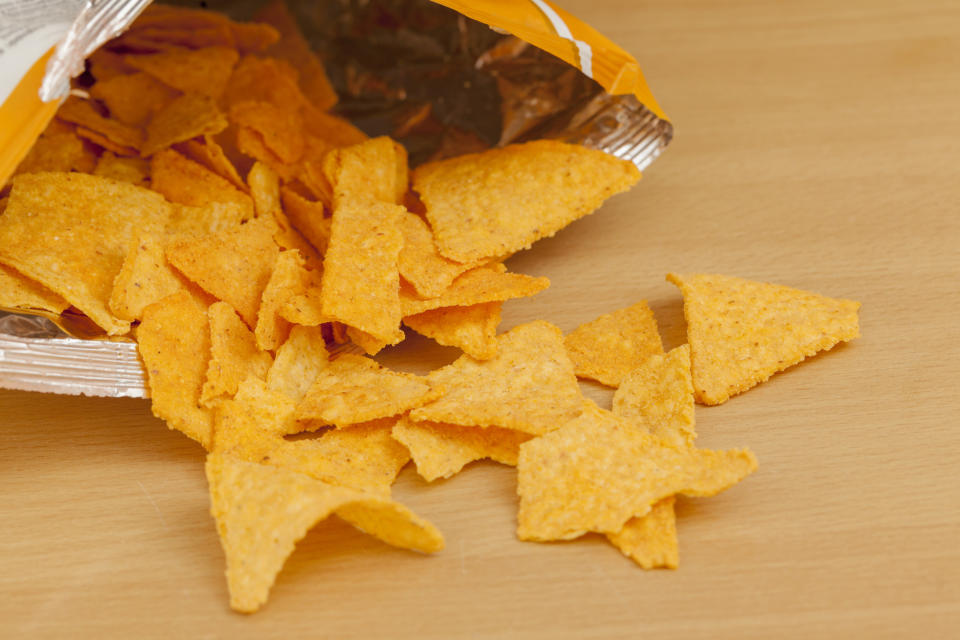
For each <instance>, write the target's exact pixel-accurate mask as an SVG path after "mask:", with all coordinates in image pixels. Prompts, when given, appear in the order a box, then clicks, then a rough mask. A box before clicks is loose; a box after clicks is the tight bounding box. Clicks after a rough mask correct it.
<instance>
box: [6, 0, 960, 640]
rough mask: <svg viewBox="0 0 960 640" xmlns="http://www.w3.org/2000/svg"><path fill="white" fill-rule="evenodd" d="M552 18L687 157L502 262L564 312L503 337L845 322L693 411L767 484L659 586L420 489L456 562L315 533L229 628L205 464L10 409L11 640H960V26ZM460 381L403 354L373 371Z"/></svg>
mask: <svg viewBox="0 0 960 640" xmlns="http://www.w3.org/2000/svg"><path fill="white" fill-rule="evenodd" d="M561 4H562V5H563V6H564V7H565V8H567V9H569V10H570V11H571V12H573V13H574V14H576V15H578V16H579V17H581V18H583V19H585V20H586V21H587V22H589V23H591V24H592V25H593V26H595V27H596V28H598V29H599V30H600V31H602V32H604V33H605V34H607V35H608V36H610V37H611V38H612V39H613V40H614V41H616V42H618V43H619V44H621V45H623V46H624V47H625V48H626V49H628V50H629V51H631V52H632V53H634V54H635V55H636V56H637V57H638V58H639V60H640V61H641V64H642V65H643V68H644V71H645V72H646V75H647V78H648V80H649V81H650V83H651V85H652V86H653V89H654V92H655V93H656V95H657V96H658V98H659V99H660V101H661V103H662V105H663V107H664V108H665V110H666V111H667V113H668V114H670V116H671V117H672V118H673V120H674V122H675V123H676V138H675V141H674V143H673V144H672V146H671V147H670V148H669V149H668V150H667V152H666V153H665V154H664V156H663V157H662V158H661V159H660V160H658V161H657V162H656V163H655V164H654V165H653V166H652V167H651V168H650V170H649V171H648V172H647V175H646V176H645V177H644V179H643V180H642V181H641V183H640V184H639V185H638V186H637V188H636V189H634V190H633V191H632V192H630V193H629V194H627V195H624V196H620V197H617V198H616V199H614V200H613V201H611V202H609V203H608V204H607V205H606V206H605V207H604V208H603V209H602V210H601V211H600V212H598V213H596V214H595V215H593V216H590V217H589V218H586V219H584V220H582V221H580V222H577V223H575V224H574V225H572V226H571V227H569V228H568V229H566V230H565V231H563V232H561V233H560V234H559V235H558V236H557V237H555V238H553V239H551V240H546V241H543V242H540V243H538V244H537V245H535V247H534V248H533V249H532V250H530V251H527V252H525V253H523V254H520V255H517V256H516V257H514V258H512V259H511V261H510V267H511V268H512V269H514V270H517V271H521V272H525V273H530V274H534V275H544V276H548V277H549V278H550V279H551V281H552V285H551V287H550V288H549V289H548V290H547V291H545V292H544V293H542V294H540V295H538V296H536V297H535V298H532V299H529V300H522V301H515V302H510V303H507V305H506V307H505V314H504V322H503V326H502V328H504V329H506V328H509V327H510V326H513V325H515V324H518V323H520V322H524V321H528V320H532V319H535V318H544V319H547V320H550V321H552V322H554V323H556V324H557V325H559V326H560V327H561V328H562V329H563V330H565V331H568V330H570V329H573V328H574V327H575V326H577V325H578V324H579V323H581V322H584V321H587V320H589V319H592V318H593V317H595V316H597V315H599V314H601V313H604V312H608V311H611V310H613V309H616V308H618V307H622V306H625V305H627V304H629V303H632V302H635V301H637V300H639V299H644V298H646V299H648V300H649V301H650V303H651V306H652V308H653V309H654V311H655V313H656V316H657V318H658V320H659V322H660V324H661V328H662V331H663V334H664V342H665V346H667V347H673V346H677V345H679V344H682V343H683V342H684V325H683V317H682V307H681V298H680V295H679V293H678V291H677V290H676V289H675V288H674V287H673V286H671V285H669V284H667V283H666V282H665V281H664V274H665V273H666V272H668V271H688V272H692V271H709V272H719V273H726V274H731V275H740V276H744V277H749V278H754V279H759V280H767V281H772V282H778V283H782V284H787V285H791V286H795V287H799V288H804V289H810V290H814V291H818V292H821V293H824V294H827V295H831V296H836V297H846V298H853V299H857V300H860V301H862V302H863V308H862V315H861V327H862V334H863V337H862V338H861V339H859V340H856V341H854V342H852V343H850V344H848V345H844V346H841V347H838V348H837V349H835V350H833V351H831V352H829V353H826V354H823V355H820V356H818V357H815V358H813V359H812V360H810V361H807V362H805V363H802V364H801V365H799V366H797V367H795V368H793V369H791V370H790V371H788V372H786V373H783V374H779V375H776V376H774V378H772V379H771V380H770V381H769V382H767V383H765V384H763V385H761V386H759V387H757V388H755V389H753V390H752V391H749V392H748V393H746V394H744V395H742V396H738V397H736V398H734V399H733V400H731V401H730V402H729V403H727V404H725V405H722V406H719V407H698V411H697V420H698V429H699V432H700V434H701V435H700V444H701V445H702V446H704V447H737V446H744V445H746V446H750V447H751V448H752V449H753V450H754V451H755V452H756V454H757V456H758V458H759V460H760V469H759V471H758V472H757V473H756V474H754V475H753V476H751V477H750V478H748V479H747V480H746V481H744V482H743V483H741V484H740V485H738V486H736V487H734V488H733V489H731V490H730V491H728V492H726V493H724V494H722V495H720V496H718V497H715V498H711V499H702V500H697V499H689V500H681V501H680V502H679V504H678V508H677V512H678V519H679V532H680V553H681V558H680V568H679V570H677V571H643V570H641V569H639V568H638V567H637V566H635V565H634V564H632V563H631V562H630V561H628V560H627V559H625V558H624V557H622V556H621V555H620V553H619V552H618V551H617V550H616V549H614V548H613V547H612V546H611V545H609V544H608V543H607V542H606V541H605V540H604V539H603V538H602V537H600V536H586V537H585V538H582V539H580V540H577V541H575V542H568V543H556V544H534V543H521V542H519V541H517V540H516V538H515V536H514V528H515V525H516V520H515V518H516V515H515V513H516V506H517V499H516V496H515V485H516V472H515V470H514V469H511V468H508V467H503V466H498V465H495V464H492V463H476V464H473V465H471V466H469V467H468V468H467V469H466V470H465V471H464V472H463V473H461V474H460V475H458V476H456V477H454V478H453V479H451V480H449V481H440V482H435V483H433V484H430V485H428V484H426V483H424V482H422V481H421V480H420V479H419V478H418V477H417V476H416V474H415V473H414V472H413V471H412V470H411V469H410V468H408V469H406V470H405V471H404V472H403V474H402V475H401V478H400V481H399V483H398V485H397V487H396V491H395V493H396V495H397V496H398V497H399V498H400V499H401V500H403V501H405V502H406V503H407V504H409V505H410V506H411V508H413V509H414V510H415V511H416V512H418V513H419V514H421V515H423V516H425V517H427V518H429V519H430V520H432V521H433V522H434V523H436V524H437V526H438V527H440V529H441V530H442V531H443V532H444V534H445V535H446V539H447V549H446V550H445V551H443V552H441V553H439V554H437V555H436V556H433V557H424V556H420V555H417V554H414V553H409V552H405V551H401V550H396V549H393V548H390V547H387V546H385V545H383V544H381V543H379V542H377V541H376V540H374V539H372V538H370V537H368V536H364V535H363V534H361V533H359V532H357V531H355V530H353V529H352V528H350V527H348V526H346V525H343V524H337V523H336V522H329V523H326V524H323V525H321V526H319V527H317V528H316V529H315V530H314V531H312V532H311V533H310V534H309V535H308V536H307V538H306V539H305V540H304V541H303V542H301V543H300V544H299V546H298V548H297V550H296V551H295V553H294V554H293V556H292V557H291V558H290V560H289V562H288V563H287V565H286V567H285V569H284V570H283V572H282V574H281V575H280V577H279V579H278V581H277V584H276V586H275V587H274V589H273V592H272V594H271V598H270V602H269V603H268V604H267V605H266V606H265V607H264V608H263V610H262V611H260V612H259V613H257V614H255V615H253V616H243V615H238V614H235V613H232V612H231V611H230V610H229V608H228V606H227V593H226V584H225V580H224V577H223V571H224V563H223V554H222V552H221V550H220V546H219V542H218V540H217V535H216V531H215V529H214V524H213V521H212V519H211V518H210V517H209V515H208V509H209V501H208V496H207V488H206V481H205V479H204V473H203V452H202V451H201V450H200V449H199V448H198V447H197V446H195V445H194V444H193V443H192V442H190V441H188V440H187V439H186V438H184V437H183V436H181V435H180V434H177V433H174V432H171V431H168V430H167V429H166V427H165V426H164V425H163V424H162V423H161V422H160V421H158V420H156V419H154V418H152V417H151V415H150V409H149V406H148V404H147V403H146V402H145V401H137V400H108V399H94V398H76V397H58V396H52V395H45V394H36V393H21V392H11V391H0V429H2V436H0V461H2V462H0V532H2V533H0V636H4V637H30V638H34V637H86V636H88V637H124V638H134V637H185V638H186V637H198V638H244V637H329V638H371V637H373V638H375V637H390V638H420V639H427V638H430V639H433V638H436V639H443V638H461V637H463V638H628V637H643V636H648V637H689V638H718V637H736V638H771V637H776V638H788V637H789V638H793V637H796V638H807V637H811V636H813V637H838V638H839V637H850V638H855V637H870V638H887V637H890V638H893V637H898V638H906V637H913V638H921V637H923V638H946V637H957V636H956V634H957V633H958V631H957V629H958V627H960V545H958V542H960V464H958V463H957V454H958V452H960V435H958V433H960V392H958V386H957V380H958V378H960V360H958V356H960V319H958V311H960V215H958V211H957V206H958V202H960V170H958V166H960V116H958V110H957V105H958V104H960V38H958V34H960V4H958V3H956V2H953V1H936V0H926V1H922V2H920V1H917V2H906V1H899V2H898V1H892V0H855V1H851V2H833V1H829V0H822V1H819V2H813V1H810V2H794V3H783V2H773V1H767V2H748V1H743V2H725V3H714V2H706V1H702V0H701V1H699V2H695V1H684V2H677V1H663V0H660V1H656V2H655V1H653V0H643V1H639V2H638V1H636V0H565V1H564V2H561ZM455 355H456V354H455V353H454V352H453V351H452V350H449V349H446V348H440V347H436V346H433V345H432V344H431V343H429V342H428V341H426V340H421V339H416V338H411V339H410V340H409V341H408V342H407V343H404V344H403V345H402V346H400V347H399V348H397V349H395V350H393V351H392V352H390V353H388V354H386V355H385V357H384V358H383V361H384V362H386V363H387V364H389V365H391V366H395V367H399V368H404V369H407V370H412V371H425V370H427V369H429V368H432V367H434V366H437V365H440V364H444V363H446V362H449V361H450V360H451V359H453V358H454V356H455ZM585 386H586V387H587V389H588V392H589V393H590V394H591V395H592V396H593V397H594V398H595V399H597V400H598V401H599V402H601V403H604V402H609V401H610V393H609V392H608V391H605V390H603V389H601V388H600V387H598V386H589V385H585Z"/></svg>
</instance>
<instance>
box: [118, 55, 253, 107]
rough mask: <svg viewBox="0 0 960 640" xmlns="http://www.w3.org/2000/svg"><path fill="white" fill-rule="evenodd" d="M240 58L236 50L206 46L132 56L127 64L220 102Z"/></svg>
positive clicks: (175, 86) (186, 90) (177, 87)
mask: <svg viewBox="0 0 960 640" xmlns="http://www.w3.org/2000/svg"><path fill="white" fill-rule="evenodd" d="M239 58H240V54H238V53H237V51H236V49H233V48H230V47H204V48H203V49H193V50H191V49H174V50H170V51H164V52H162V53H154V54H150V55H129V56H127V57H126V58H125V59H124V62H126V63H127V64H128V65H130V66H131V67H134V68H135V69H139V70H141V71H143V72H144V73H148V74H150V75H151V76H153V77H154V78H156V79H157V80H159V81H160V82H162V83H163V84H165V85H167V86H168V87H172V88H174V89H177V90H179V91H182V92H183V93H198V94H201V95H205V96H208V97H210V98H214V99H216V98H219V97H220V94H222V93H223V90H224V89H225V88H226V86H227V80H229V79H230V74H231V72H232V71H233V67H234V65H235V64H237V60H238V59H239Z"/></svg>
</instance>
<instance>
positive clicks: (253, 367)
mask: <svg viewBox="0 0 960 640" xmlns="http://www.w3.org/2000/svg"><path fill="white" fill-rule="evenodd" d="M207 315H208V317H209V319H210V364H209V365H208V366H207V380H206V382H204V384H203V389H202V390H201V392H200V405H201V406H204V407H215V406H216V405H217V404H219V403H220V401H222V400H224V399H225V398H228V397H232V396H233V395H234V394H236V392H237V388H238V387H239V386H240V383H241V382H243V381H244V380H246V379H247V378H249V377H250V376H253V377H254V378H259V379H260V380H265V379H266V377H267V371H268V370H269V369H270V365H271V364H272V363H273V358H272V357H270V354H269V353H266V352H264V351H260V350H259V349H257V345H256V343H255V341H254V338H253V333H252V332H251V331H250V330H249V329H248V328H247V326H246V325H245V324H243V320H241V319H240V316H238V315H237V312H236V311H234V310H233V308H232V307H231V306H230V305H229V304H227V303H226V302H215V303H214V304H212V305H210V308H209V309H208V310H207Z"/></svg>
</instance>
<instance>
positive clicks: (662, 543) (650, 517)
mask: <svg viewBox="0 0 960 640" xmlns="http://www.w3.org/2000/svg"><path fill="white" fill-rule="evenodd" d="M676 501H677V498H676V496H669V497H667V498H664V499H663V500H660V501H658V502H654V503H653V506H651V507H650V513H648V514H647V515H645V516H642V517H640V518H631V519H630V520H628V521H627V523H626V524H625V525H623V528H622V529H621V530H620V531H618V532H616V533H608V534H607V539H608V540H610V542H612V543H613V546H615V547H616V548H617V549H620V551H621V552H622V553H623V555H625V556H627V557H628V558H630V559H631V560H633V561H634V562H636V563H637V564H639V565H640V566H641V567H643V568H644V569H655V568H657V567H665V568H667V569H676V568H677V566H678V565H679V563H680V550H679V545H678V543H677V517H676V515H675V513H674V509H673V508H674V503H675V502H676Z"/></svg>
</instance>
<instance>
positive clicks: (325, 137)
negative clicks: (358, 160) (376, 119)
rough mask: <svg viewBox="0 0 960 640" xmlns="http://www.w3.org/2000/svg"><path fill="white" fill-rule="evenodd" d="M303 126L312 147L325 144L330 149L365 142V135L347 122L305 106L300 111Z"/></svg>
mask: <svg viewBox="0 0 960 640" xmlns="http://www.w3.org/2000/svg"><path fill="white" fill-rule="evenodd" d="M301 112H302V114H303V126H304V127H306V129H307V133H308V134H310V136H311V138H314V139H315V140H312V145H314V146H317V145H318V144H319V143H321V142H322V143H325V144H326V145H328V146H331V147H335V148H338V147H349V146H350V145H354V144H360V143H361V142H363V141H364V140H367V134H365V133H364V132H363V131H361V130H360V129H358V128H357V127H355V126H353V125H352V124H350V122H349V121H348V120H345V119H343V118H340V117H338V116H335V115H332V114H329V113H324V112H323V111H320V110H318V109H314V108H313V107H312V106H311V105H309V104H307V105H306V106H304V107H303V108H302V109H301ZM314 157H316V156H314Z"/></svg>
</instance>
